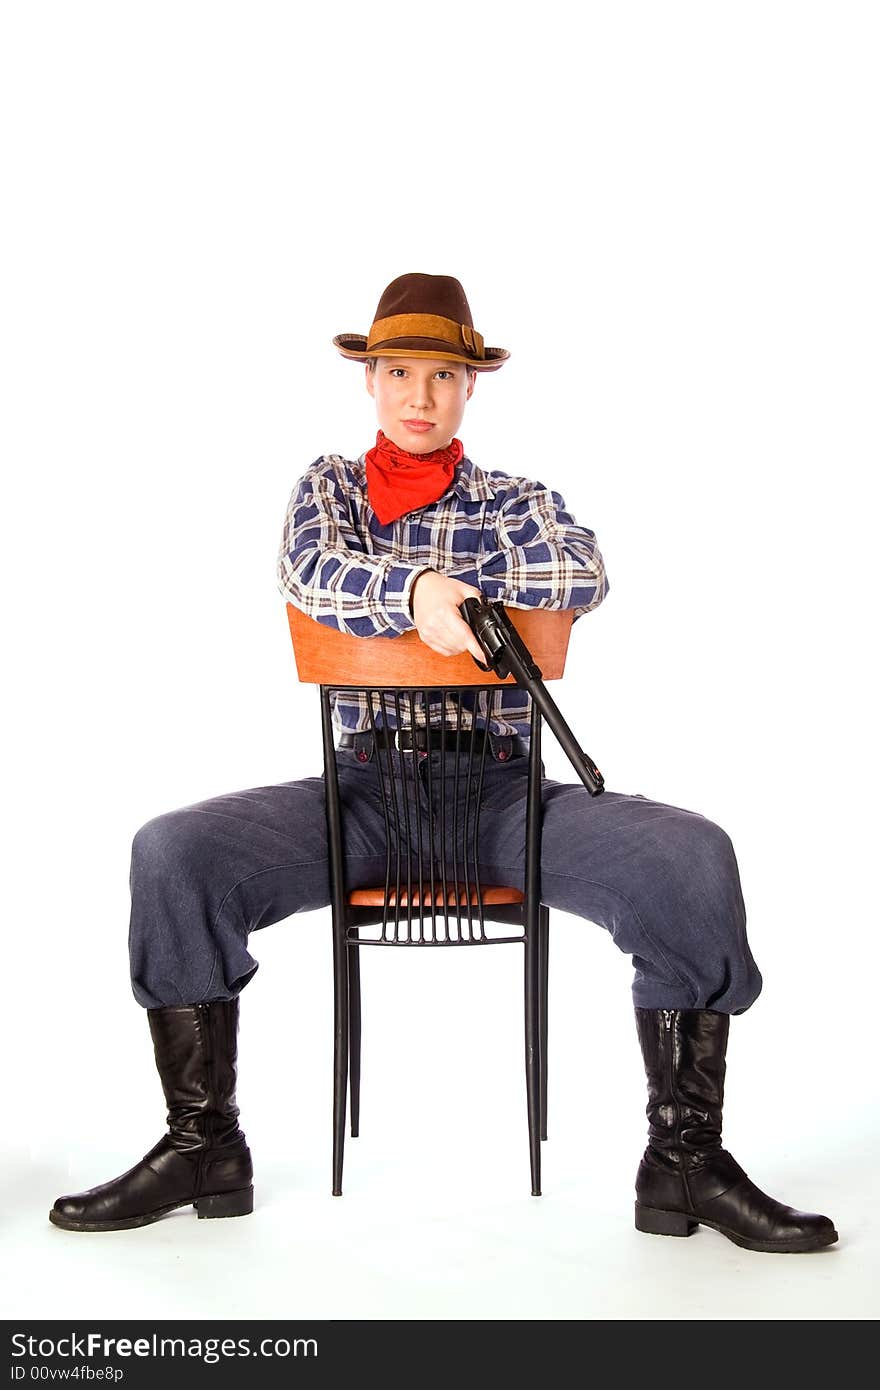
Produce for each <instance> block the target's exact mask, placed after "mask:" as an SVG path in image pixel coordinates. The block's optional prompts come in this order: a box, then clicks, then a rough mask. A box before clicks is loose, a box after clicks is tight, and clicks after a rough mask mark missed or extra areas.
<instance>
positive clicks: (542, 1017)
mask: <svg viewBox="0 0 880 1390" xmlns="http://www.w3.org/2000/svg"><path fill="white" fill-rule="evenodd" d="M549 952H550V909H549V907H545V906H544V904H543V903H542V904H541V907H540V909H539V913H538V960H539V967H540V982H539V993H538V1019H539V1033H540V1038H541V1138H542V1139H546V1138H547V1019H548V1013H547V980H548V957H549Z"/></svg>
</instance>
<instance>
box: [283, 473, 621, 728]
mask: <svg viewBox="0 0 880 1390" xmlns="http://www.w3.org/2000/svg"><path fill="white" fill-rule="evenodd" d="M426 569H433V570H438V571H440V573H442V574H446V575H449V576H451V577H452V578H454V579H461V580H463V581H464V583H466V584H473V585H474V586H475V587H476V588H478V589H480V590H481V592H482V593H483V595H484V596H485V597H486V598H490V599H502V600H503V601H504V603H505V604H506V605H508V606H509V607H511V608H557V609H559V608H573V609H574V618H575V620H576V619H577V618H579V617H580V616H581V614H582V613H589V611H590V609H591V608H596V607H597V606H598V605H599V604H600V603H601V602H602V600H603V598H604V597H605V595H606V594H607V593H608V590H609V588H610V585H609V583H608V580H607V578H606V576H605V566H604V564H603V562H602V556H601V554H600V552H599V547H598V546H597V545H596V537H595V535H594V533H593V532H592V531H588V530H587V529H586V528H585V527H583V526H578V525H577V523H576V522H575V520H574V517H573V516H571V515H570V514H569V512H567V511H566V507H565V502H564V500H563V498H562V497H561V496H560V494H559V493H558V492H553V491H552V490H551V489H550V488H547V487H545V486H544V484H543V483H538V482H533V481H532V480H531V479H530V478H522V477H518V476H516V477H514V476H511V475H510V474H507V473H503V472H501V470H500V469H497V468H495V469H492V471H491V472H488V473H487V472H484V470H483V469H481V468H478V467H477V466H476V464H474V463H472V462H471V460H470V459H469V458H468V457H467V456H466V455H465V456H464V457H463V458H462V459H461V461H460V462H459V464H458V467H457V468H456V474H455V478H454V480H453V482H452V483H451V484H450V486H449V488H447V490H446V492H445V493H444V494H443V496H442V497H440V498H438V500H437V501H436V502H432V503H430V505H429V506H427V507H421V508H418V509H417V510H415V511H411V512H407V513H406V514H405V515H404V516H402V517H399V518H398V519H397V520H396V521H393V522H390V523H389V524H388V525H387V526H383V525H382V524H381V522H380V521H379V519H378V517H377V516H376V513H375V512H374V511H373V508H372V507H371V506H370V503H369V499H368V497H367V481H366V463H365V455H364V454H361V456H360V458H359V459H357V461H356V462H352V461H350V460H348V459H344V458H342V457H341V456H340V455H339V454H324V455H322V456H321V457H320V458H317V459H316V460H315V462H314V463H313V464H312V465H311V467H310V468H309V469H308V471H307V472H306V473H305V474H304V475H303V476H302V478H300V480H299V482H298V483H297V484H296V486H295V488H294V489H293V492H292V494H291V497H290V502H289V504H288V507H287V515H286V517H285V520H284V530H283V533H282V537H281V548H280V551H279V555H278V587H279V589H280V590H281V592H282V594H283V595H284V597H285V599H286V600H287V602H288V603H292V604H293V605H294V606H295V607H296V608H300V609H302V611H303V612H304V613H307V614H308V615H309V617H311V618H316V619H317V621H318V622H319V623H326V624H327V626H328V627H333V628H336V629H338V630H339V631H340V632H347V633H349V634H350V635H351V636H354V637H394V636H395V635H396V634H398V633H401V632H407V631H408V630H410V629H411V628H414V627H415V623H414V622H413V618H412V613H411V612H410V603H411V599H412V588H413V584H414V583H415V581H416V579H417V578H418V576H419V575H420V574H421V573H423V571H424V570H426ZM475 669H476V668H475ZM330 698H331V703H332V706H333V720H334V724H335V725H336V726H337V727H338V728H340V729H346V730H351V731H360V730H368V729H369V728H370V713H369V707H368V704H367V699H366V697H365V696H345V695H341V694H337V693H336V692H333V693H332V694H331V697H330ZM473 702H474V696H473V695H470V696H469V695H468V694H467V693H465V694H464V695H463V696H462V700H461V713H460V718H461V726H462V728H470V726H471V722H472V717H473ZM531 703H532V702H531V696H529V695H526V694H524V692H523V691H521V690H518V689H516V688H511V687H498V688H497V689H496V691H495V693H494V702H493V706H492V721H491V724H490V729H491V731H492V732H493V733H498V734H513V733H518V734H520V735H523V736H525V737H526V738H527V737H528V733H529V718H530V714H531ZM388 704H389V718H388V721H387V722H388V723H389V724H390V725H393V724H395V722H396V720H395V718H394V711H393V705H392V702H390V701H389V702H388ZM373 707H374V711H375V714H376V716H377V720H376V722H377V724H381V723H382V722H383V716H382V710H381V706H380V704H379V701H378V699H377V697H376V696H375V695H374V696H373ZM457 707H458V699H457V698H455V699H453V698H452V697H449V696H447V710H446V713H445V716H444V717H445V720H446V721H447V722H450V723H453V724H455V723H456V721H457V718H458V717H459V715H458V708H457ZM402 713H403V716H404V717H403V718H402V720H401V722H402V724H403V725H404V727H406V726H407V725H408V724H409V722H410V721H409V718H407V717H406V715H407V711H402ZM414 713H415V721H416V724H417V725H418V724H424V722H425V719H424V711H422V710H420V707H418V706H417V707H416V708H415V710H414ZM481 713H482V716H483V717H482V719H480V714H481ZM420 714H421V717H420ZM485 714H486V710H485V700H483V701H482V702H481V709H478V710H477V724H478V727H479V726H480V725H481V724H485ZM439 719H440V712H439V707H438V705H436V704H434V705H432V707H431V722H432V723H437V722H439Z"/></svg>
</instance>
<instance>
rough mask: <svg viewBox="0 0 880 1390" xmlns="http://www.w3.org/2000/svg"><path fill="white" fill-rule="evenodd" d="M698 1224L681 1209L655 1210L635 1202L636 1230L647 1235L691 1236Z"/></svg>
mask: <svg viewBox="0 0 880 1390" xmlns="http://www.w3.org/2000/svg"><path fill="white" fill-rule="evenodd" d="M698 1225H699V1222H698V1221H694V1220H693V1219H692V1218H691V1217H690V1216H688V1215H687V1213H686V1212H683V1211H657V1209H656V1208H655V1207H643V1206H642V1204H641V1202H636V1230H637V1231H645V1232H646V1234H647V1235H649V1236H692V1235H693V1233H694V1231H695V1230H696V1229H697V1226H698Z"/></svg>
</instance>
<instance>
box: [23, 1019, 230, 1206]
mask: <svg viewBox="0 0 880 1390" xmlns="http://www.w3.org/2000/svg"><path fill="white" fill-rule="evenodd" d="M147 1015H148V1018H149V1023H150V1033H151V1035H152V1039H153V1049H154V1051H155V1054H156V1066H157V1068H158V1071H159V1076H160V1077H161V1080H162V1089H163V1090H164V1092H165V1100H166V1103H167V1105H168V1133H167V1134H165V1135H163V1137H162V1138H161V1139H160V1140H159V1142H158V1144H156V1145H155V1146H154V1147H153V1148H152V1149H151V1150H150V1152H149V1153H148V1154H145V1155H144V1157H143V1158H142V1159H141V1161H140V1162H139V1163H136V1164H135V1166H134V1167H133V1168H129V1170H128V1172H127V1173H123V1174H122V1176H121V1177H118V1178H114V1179H113V1181H112V1182H106V1183H103V1184H102V1185H101V1186H100V1187H91V1188H89V1189H88V1191H87V1192H78V1193H76V1194H75V1195H73V1196H69V1197H59V1198H58V1201H57V1202H56V1203H55V1205H54V1207H53V1208H52V1210H51V1211H50V1212H49V1220H50V1221H52V1222H53V1223H54V1224H55V1225H56V1226H63V1227H64V1229H65V1230H66V1231H124V1230H128V1228H129V1227H131V1226H146V1225H147V1224H148V1223H149V1222H151V1221H158V1220H159V1218H160V1217H162V1216H165V1215H166V1213H167V1212H169V1211H174V1209H175V1208H176V1207H184V1206H187V1205H189V1204H190V1203H191V1204H192V1205H193V1206H194V1207H195V1208H196V1211H197V1212H198V1214H199V1217H215V1216H246V1215H247V1214H248V1213H249V1212H252V1211H253V1209H254V1189H253V1167H252V1165H251V1155H250V1151H249V1149H248V1146H247V1144H246V1143H245V1137H244V1135H243V1134H242V1132H241V1130H240V1129H239V1127H238V1106H237V1105H236V1103H235V1066H236V1056H237V1031H238V997H237V996H236V997H235V998H234V999H214V1000H212V1001H211V1002H210V1003H208V1004H183V1005H180V1006H177V1005H174V1006H169V1007H167V1008H161V1009H148V1010H147Z"/></svg>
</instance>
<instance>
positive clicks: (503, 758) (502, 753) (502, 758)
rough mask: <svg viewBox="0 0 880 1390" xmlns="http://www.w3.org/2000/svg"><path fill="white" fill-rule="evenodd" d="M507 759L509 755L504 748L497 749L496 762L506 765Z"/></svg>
mask: <svg viewBox="0 0 880 1390" xmlns="http://www.w3.org/2000/svg"><path fill="white" fill-rule="evenodd" d="M509 757H510V754H509V753H508V751H507V749H506V748H499V749H498V761H499V762H500V763H506V762H507V759H508V758H509Z"/></svg>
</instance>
